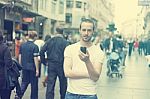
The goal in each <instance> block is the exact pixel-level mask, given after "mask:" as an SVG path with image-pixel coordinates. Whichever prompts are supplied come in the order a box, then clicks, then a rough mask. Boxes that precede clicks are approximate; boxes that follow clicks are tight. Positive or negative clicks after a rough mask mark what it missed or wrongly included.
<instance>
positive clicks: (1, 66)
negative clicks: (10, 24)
mask: <svg viewBox="0 0 150 99" xmlns="http://www.w3.org/2000/svg"><path fill="white" fill-rule="evenodd" d="M3 39H4V38H3V34H2V31H0V99H10V96H11V89H9V88H7V85H6V76H7V73H6V70H5V69H6V68H10V67H11V66H12V58H11V54H10V50H9V48H8V46H7V45H6V44H4V43H3Z"/></svg>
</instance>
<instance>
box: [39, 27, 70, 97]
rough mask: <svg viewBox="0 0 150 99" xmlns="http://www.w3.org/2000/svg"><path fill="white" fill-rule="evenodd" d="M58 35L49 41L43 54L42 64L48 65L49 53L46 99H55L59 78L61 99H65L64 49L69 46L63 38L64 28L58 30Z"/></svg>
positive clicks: (42, 51) (41, 54)
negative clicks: (56, 83) (56, 84)
mask: <svg viewBox="0 0 150 99" xmlns="http://www.w3.org/2000/svg"><path fill="white" fill-rule="evenodd" d="M56 32H57V33H56V35H55V36H54V37H53V38H51V39H50V40H48V41H47V42H46V43H45V44H44V46H43V48H42V50H41V52H40V56H41V62H42V63H43V64H44V65H46V59H45V52H47V62H48V81H47V90H46V99H54V89H55V82H56V79H57V77H58V78H59V82H60V97H61V99H64V97H65V93H66V88H67V79H66V77H65V75H64V70H63V61H64V49H65V47H66V46H67V45H68V44H69V43H68V42H67V40H66V39H65V38H64V37H63V28H62V27H57V28H56Z"/></svg>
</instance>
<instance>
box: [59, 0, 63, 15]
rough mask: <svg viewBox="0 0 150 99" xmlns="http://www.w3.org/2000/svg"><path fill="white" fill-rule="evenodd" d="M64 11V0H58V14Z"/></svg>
mask: <svg viewBox="0 0 150 99" xmlns="http://www.w3.org/2000/svg"><path fill="white" fill-rule="evenodd" d="M63 13H64V1H63V0H60V2H59V14H63Z"/></svg>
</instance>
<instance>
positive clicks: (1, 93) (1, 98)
mask: <svg viewBox="0 0 150 99" xmlns="http://www.w3.org/2000/svg"><path fill="white" fill-rule="evenodd" d="M10 95H11V90H8V89H0V99H10Z"/></svg>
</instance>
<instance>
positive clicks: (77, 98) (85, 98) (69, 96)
mask: <svg viewBox="0 0 150 99" xmlns="http://www.w3.org/2000/svg"><path fill="white" fill-rule="evenodd" d="M65 99H98V98H97V95H79V94H73V93H70V92H67V93H66V96H65Z"/></svg>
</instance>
